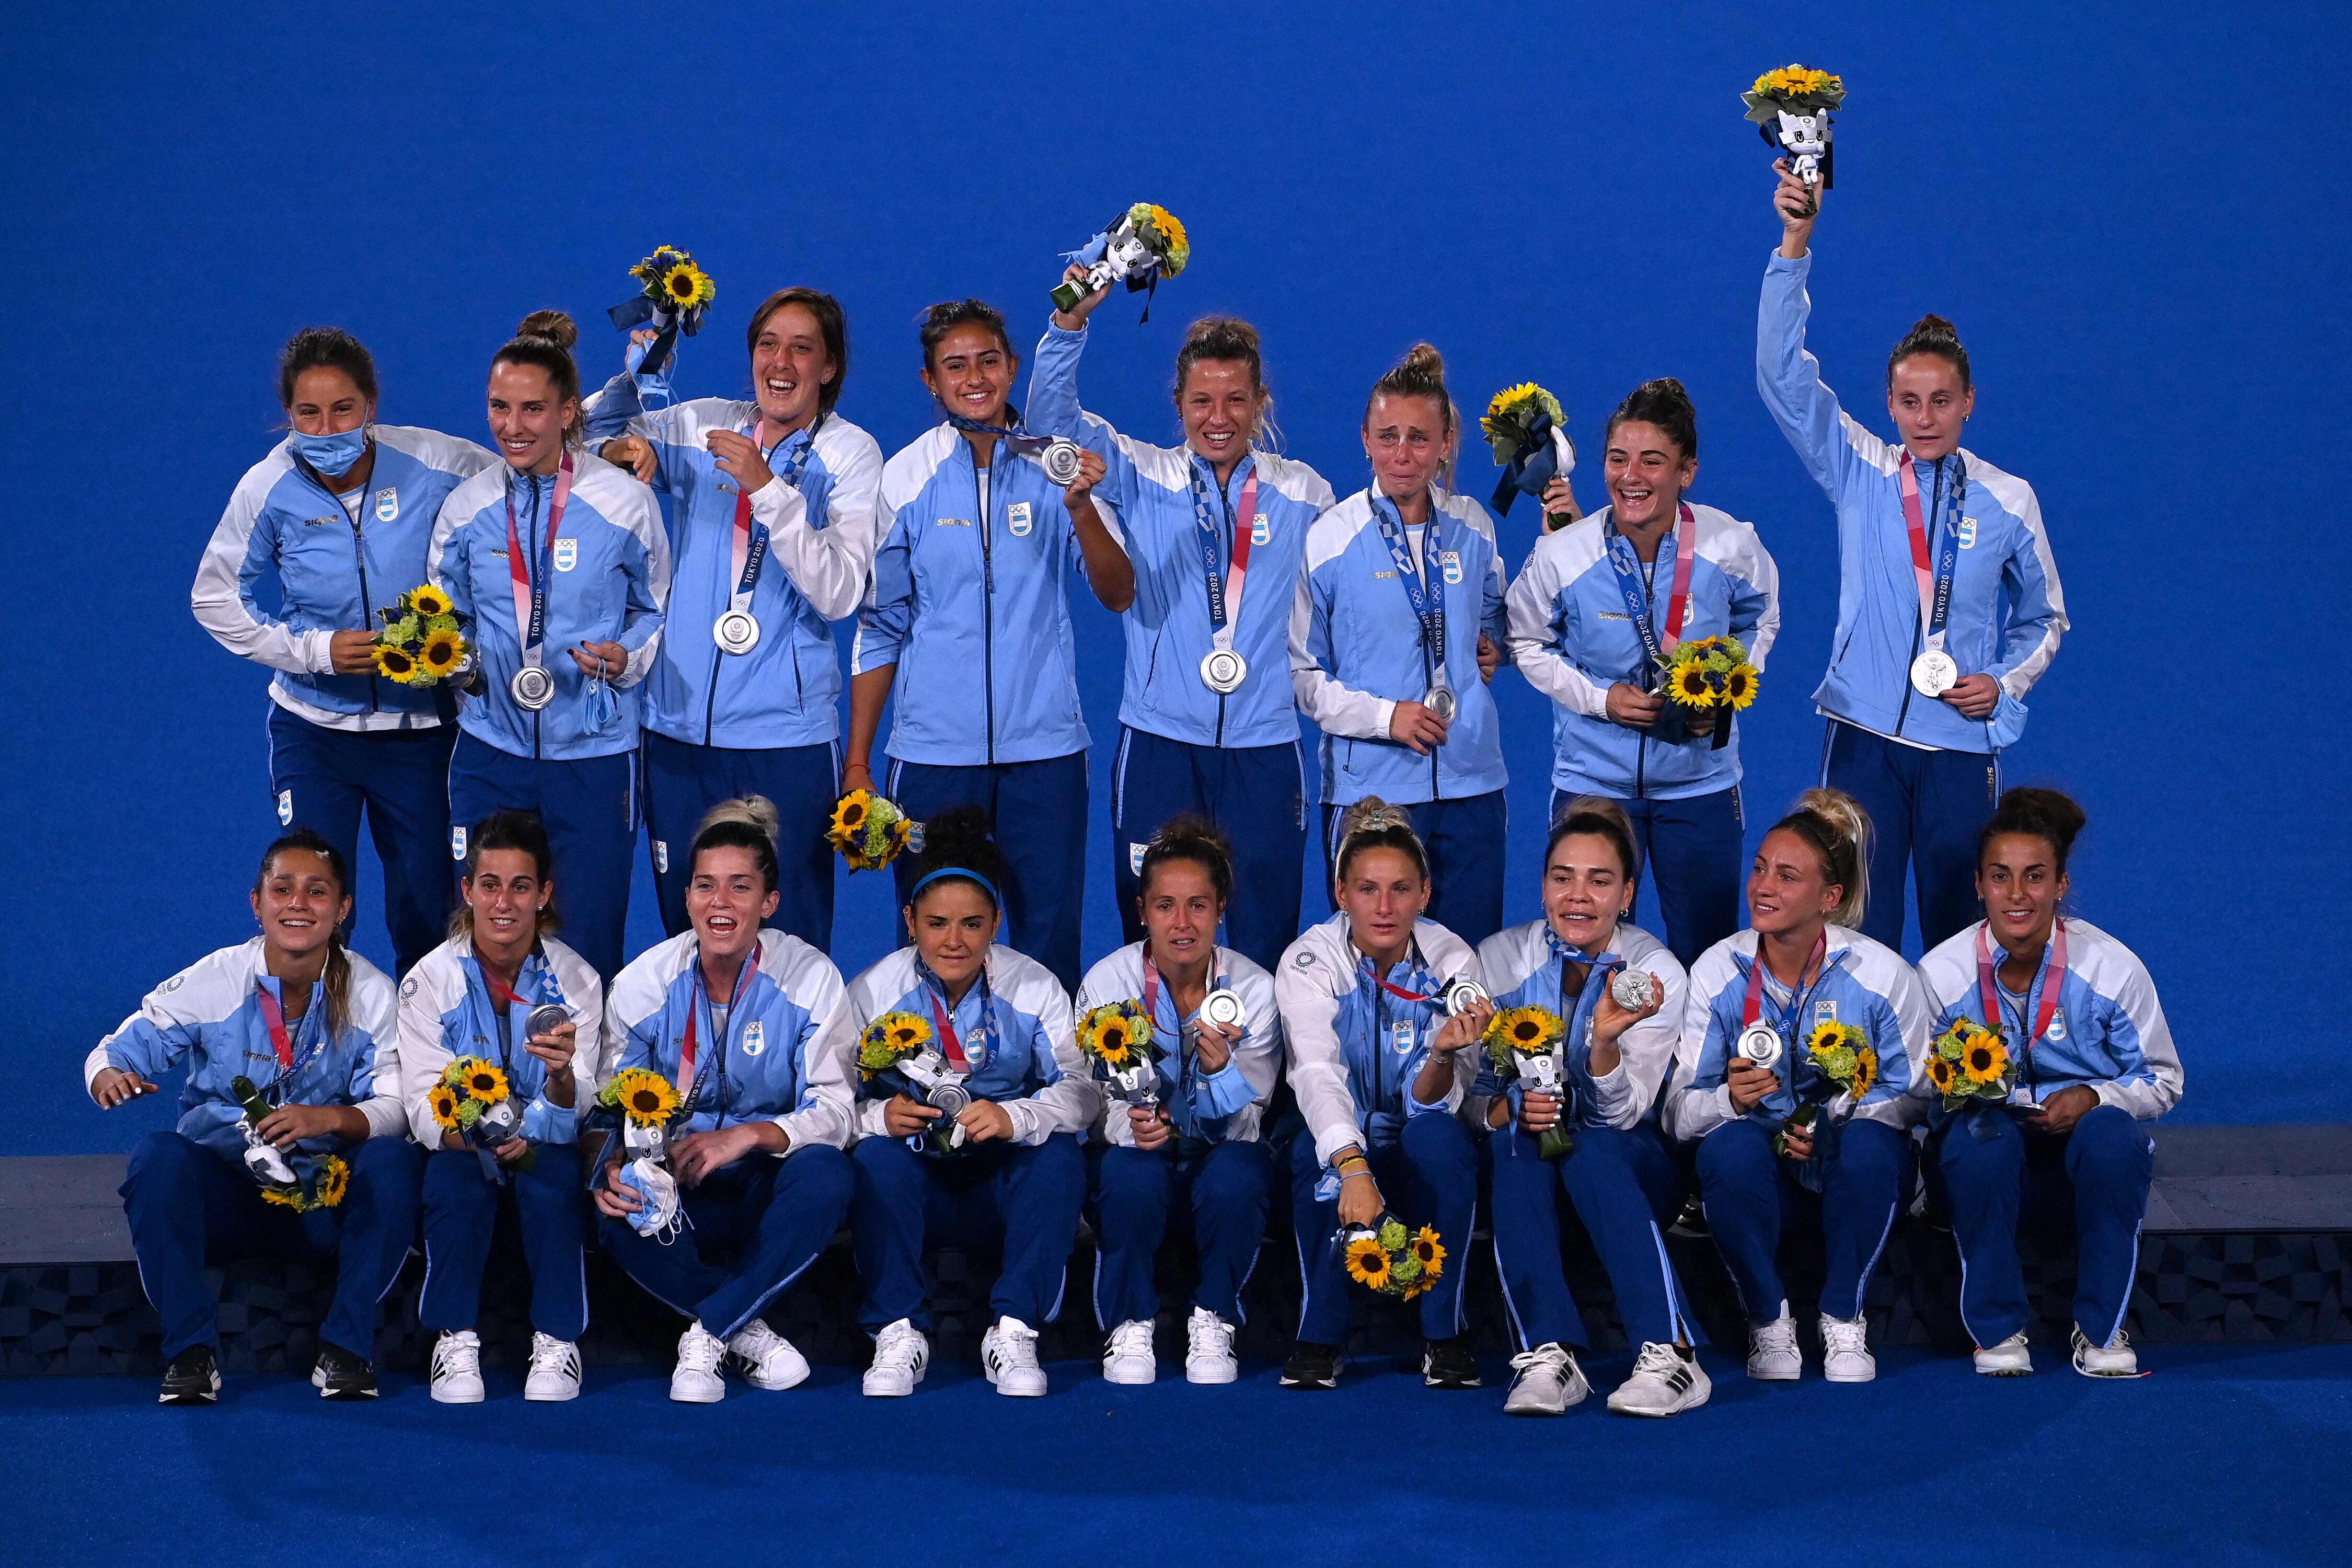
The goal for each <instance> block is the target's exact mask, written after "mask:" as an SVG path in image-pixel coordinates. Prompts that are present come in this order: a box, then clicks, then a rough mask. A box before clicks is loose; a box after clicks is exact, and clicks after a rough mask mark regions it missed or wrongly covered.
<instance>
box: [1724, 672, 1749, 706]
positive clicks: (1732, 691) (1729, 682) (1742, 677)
mask: <svg viewBox="0 0 2352 1568" xmlns="http://www.w3.org/2000/svg"><path fill="white" fill-rule="evenodd" d="M1755 700H1756V667H1755V666H1753V665H1748V664H1735V665H1733V666H1732V667H1731V668H1729V669H1727V670H1725V671H1724V672H1723V706H1724V707H1726V708H1728V709H1730V710H1732V711H1733V712H1734V713H1745V712H1746V711H1747V710H1748V704H1749V703H1751V702H1753V701H1755Z"/></svg>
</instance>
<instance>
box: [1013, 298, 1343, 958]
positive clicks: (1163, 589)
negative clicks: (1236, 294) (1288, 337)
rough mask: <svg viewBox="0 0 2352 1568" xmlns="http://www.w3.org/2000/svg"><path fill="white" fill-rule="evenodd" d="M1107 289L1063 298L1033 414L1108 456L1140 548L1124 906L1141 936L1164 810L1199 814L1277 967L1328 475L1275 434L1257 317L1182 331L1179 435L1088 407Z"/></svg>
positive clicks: (1294, 903)
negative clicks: (1083, 403) (1298, 600)
mask: <svg viewBox="0 0 2352 1568" xmlns="http://www.w3.org/2000/svg"><path fill="white" fill-rule="evenodd" d="M1072 270H1073V271H1075V272H1078V273H1080V274H1081V275H1083V272H1084V269H1083V268H1076V267H1075V266H1074V267H1073V268H1072ZM1102 298H1103V294H1102V293H1101V292H1097V293H1096V294H1094V295H1092V296H1090V297H1089V298H1087V299H1086V300H1082V301H1080V302H1079V304H1078V306H1077V308H1076V310H1069V311H1059V312H1056V313H1055V317H1054V320H1053V322H1052V324H1050V325H1049V326H1048V327H1047V328H1046V329H1045V338H1044V339H1043V340H1042V341H1041V342H1039V343H1038V344H1037V360H1036V365H1035V367H1034V369H1033V370H1032V371H1031V373H1030V376H1029V424H1030V426H1032V427H1033V428H1034V429H1036V430H1038V431H1040V432H1042V433H1044V434H1046V435H1053V436H1067V437H1074V438H1076V439H1077V440H1080V441H1083V442H1084V443H1085V444H1086V445H1087V447H1088V448H1090V449H1091V450H1093V451H1097V452H1099V453H1101V454H1102V456H1103V458H1105V460H1106V461H1107V462H1108V464H1109V470H1108V473H1107V474H1106V475H1105V477H1104V480H1103V492H1102V493H1103V497H1104V499H1105V500H1108V502H1109V504H1110V506H1111V508H1112V510H1115V511H1116V512H1117V513H1118V519H1119V531H1120V533H1121V534H1122V535H1123V536H1124V538H1125V541H1126V544H1127V549H1128V553H1129V556H1130V557H1131V558H1132V559H1133V561H1134V563H1135V603H1134V604H1133V605H1131V606H1129V610H1128V612H1127V615H1126V616H1125V617H1124V623H1125V626H1126V631H1127V681H1126V689H1125V694H1124V695H1123V696H1122V697H1121V698H1120V700H1119V710H1118V719H1119V727H1120V733H1119V743H1118V764H1117V773H1116V776H1115V778H1114V779H1113V781H1112V784H1111V851H1112V860H1113V865H1112V885H1113V887H1114V888H1115V889H1116V890H1117V893H1118V911H1119V918H1120V920H1121V921H1124V922H1125V925H1126V931H1127V940H1128V941H1129V942H1139V941H1141V940H1142V938H1143V924H1142V921H1141V919H1140V917H1139V915H1138V914H1137V912H1136V897H1137V893H1138V891H1139V879H1140V876H1141V865H1142V860H1143V856H1144V853H1145V847H1146V846H1147V845H1149V844H1150V842H1151V839H1152V836H1153V834H1154V833H1155V832H1156V830H1157V829H1158V828H1159V826H1160V824H1161V823H1163V822H1166V821H1168V820H1169V819H1171V817H1174V816H1179V815H1181V814H1182V813H1185V812H1194V813H1198V814H1199V815H1201V816H1205V817H1207V818H1208V819H1209V820H1210V821H1212V822H1213V823H1215V824H1216V825H1217V827H1218V828H1219V830H1220V831H1222V832H1223V834H1225V836H1226V837H1228V838H1229V839H1230V840H1231V841H1232V843H1233V850H1234V880H1235V882H1236V884H1237V888H1238V892H1239V897H1238V898H1237V900H1235V901H1234V904H1233V905H1232V907H1231V908H1229V909H1228V910H1226V912H1225V922H1226V933H1227V939H1228V941H1230V942H1231V943H1232V945H1233V946H1234V948H1235V949H1237V950H1239V951H1240V952H1243V953H1244V954H1245V955H1247V956H1248V957H1249V958H1250V959H1251V960H1252V961H1253V962H1254V963H1257V964H1258V965H1260V966H1261V967H1263V968H1266V969H1271V968H1273V966H1274V965H1275V963H1277V962H1278V961H1279V960H1280V959H1281V957H1282V950H1283V949H1284V948H1286V947H1287V946H1288V945H1289V944H1290V940H1291V938H1292V937H1294V936H1296V935H1297V932H1298V900H1299V892H1300V884H1301V880H1302V878H1303V877H1304V874H1305V872H1304V867H1303V859H1304V857H1303V855H1302V854H1301V851H1302V850H1303V849H1304V848H1305V847H1306V840H1307V799H1306V791H1307V770H1306V764H1305V762H1304V760H1303V758H1302V756H1301V754H1300V752H1299V744H1298V710H1297V700H1296V699H1295V698H1294V696H1293V694H1292V692H1291V688H1290V677H1289V668H1288V666H1289V654H1288V646H1287V644H1288V637H1289V627H1290V602H1291V597H1292V595H1293V594H1294V593H1295V592H1296V591H1297V585H1298V570H1299V563H1300V561H1301V560H1302V559H1303V558H1304V554H1305V550H1306V544H1307V529H1308V527H1309V526H1310V525H1311V524H1312V523H1313V522H1314V521H1315V519H1316V517H1317V515H1318V513H1320V512H1321V511H1322V510H1324V509H1325V508H1327V507H1328V506H1329V505H1330V504H1331V500H1332V497H1331V487H1330V486H1329V485H1328V484H1326V483H1324V482H1323V478H1322V476H1321V475H1319V474H1318V473H1317V472H1316V471H1315V470H1314V469H1312V468H1308V467H1307V465H1306V464H1304V463H1300V462H1296V461H1294V460H1292V459H1290V458H1285V457H1282V456H1280V455H1278V454H1276V453H1275V452H1271V451H1268V450H1266V449H1265V446H1264V445H1263V443H1264V441H1265V431H1266V424H1267V421H1268V419H1269V418H1270V416H1271V414H1272V410H1273V406H1274V399H1273V395H1271V394H1270V393H1268V392H1267V391H1266V389H1265V371H1264V368H1263V365H1262V363H1261V362H1260V360H1259V356H1258V340H1257V330H1256V329H1255V328H1254V327H1252V326H1251V325H1250V324H1249V323H1248V322H1246V321H1234V320H1233V319H1231V318H1229V317H1223V316H1212V317H1208V318H1206V319H1204V320H1202V321H1195V322H1194V323H1193V324H1192V330H1191V331H1188V332H1186V333H1185V335H1184V346H1183V347H1182V348H1181V349H1180V350H1178V351H1177V354H1176V389H1175V396H1176V413H1177V416H1178V418H1179V419H1180V420H1181V423H1182V425H1183V429H1184V444H1183V445H1181V446H1179V447H1156V446H1152V445H1150V443H1148V442H1144V441H1139V440H1138V439H1136V438H1135V437H1132V436H1125V435H1121V434H1120V433H1119V432H1118V431H1117V430H1115V429H1113V428H1112V427H1111V426H1110V425H1109V424H1108V423H1107V422H1106V421H1104V420H1103V419H1101V418H1099V417H1097V416H1095V415H1092V414H1085V413H1082V412H1081V411H1080V409H1079V406H1078V356H1079V354H1080V353H1083V352H1084V350H1085V348H1086V345H1087V325H1086V321H1087V316H1088V315H1089V314H1090V313H1091V312H1092V311H1093V310H1094V307H1095V305H1096V304H1097V302H1099V301H1100V300H1102ZM1220 650H1223V651H1222V653H1221V651H1220ZM1213 660H1214V661H1213ZM1236 660H1237V661H1238V677H1237V678H1236V674H1235V664H1234V661H1236Z"/></svg>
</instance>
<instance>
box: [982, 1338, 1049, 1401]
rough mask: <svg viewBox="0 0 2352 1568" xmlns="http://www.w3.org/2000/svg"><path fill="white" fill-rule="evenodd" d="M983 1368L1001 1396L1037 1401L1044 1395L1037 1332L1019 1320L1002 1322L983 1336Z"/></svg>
mask: <svg viewBox="0 0 2352 1568" xmlns="http://www.w3.org/2000/svg"><path fill="white" fill-rule="evenodd" d="M980 1364H981V1366H982V1368H984V1369H985V1370H986V1371H987V1373H988V1381H989V1382H991V1383H992V1384H995V1385H996V1392H997V1393H999V1394H1012V1395H1013V1397H1014V1398H1016V1399H1034V1398H1036V1397H1037V1396H1038V1395H1039V1394H1044V1393H1045V1368H1044V1367H1042V1366H1039V1365H1038V1364H1037V1331H1036V1330H1034V1329H1033V1328H1031V1327H1030V1326H1029V1325H1028V1324H1026V1323H1024V1322H1023V1321H1021V1320H1020V1319H1018V1318H999V1319H997V1320H996V1326H995V1327H994V1328H992V1329H991V1330H989V1331H988V1332H986V1333H984V1334H982V1335H981V1336H980Z"/></svg>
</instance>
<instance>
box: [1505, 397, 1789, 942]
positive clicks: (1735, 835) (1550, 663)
mask: <svg viewBox="0 0 2352 1568" xmlns="http://www.w3.org/2000/svg"><path fill="white" fill-rule="evenodd" d="M1603 464H1604V466H1603V469H1602V472H1603V476H1604V479H1605V481H1606V483H1607V485H1608V487H1609V504H1608V505H1607V506H1605V507H1602V508H1601V510H1599V511H1597V512H1595V513H1593V514H1592V515H1591V517H1588V518H1585V519H1583V520H1581V521H1577V522H1573V523H1570V524H1569V525H1568V526H1567V527H1565V528H1562V529H1560V530H1559V531H1556V532H1552V533H1547V534H1545V535H1544V536H1543V537H1541V538H1539V539H1538V540H1537V541H1536V545H1535V549H1534V550H1533V551H1532V552H1529V554H1528V563H1527V565H1526V566H1524V567H1523V568H1521V569H1520V572H1519V576H1518V580H1517V582H1516V583H1513V584H1511V592H1510V596H1509V605H1510V616H1511V658H1512V660H1513V662H1515V663H1516V664H1517V666H1518V668H1519V673H1520V674H1522V675H1524V676H1526V677H1527V678H1528V685H1530V686H1533V687H1534V688H1535V689H1537V690H1538V691H1540V692H1542V693H1543V694H1544V695H1546V696H1547V697H1549V698H1550V699H1551V700H1552V704H1553V711H1552V777H1551V787H1552V797H1551V798H1552V809H1553V811H1554V812H1555V813H1557V812H1558V811H1559V808H1560V806H1561V805H1563V804H1564V803H1565V802H1566V801H1567V800H1568V799H1569V798H1570V796H1573V795H1599V796H1602V797H1605V798H1607V799H1610V800H1613V801H1615V802H1617V803H1618V805H1620V806H1622V808H1623V810H1624V811H1625V813H1626V816H1628V818H1629V819H1630V820H1631V821H1632V823H1633V831H1634V837H1635V842H1636V845H1637V847H1639V849H1640V851H1641V858H1642V859H1643V862H1645V863H1646V864H1647V865H1648V866H1649V868H1650V875H1651V877H1652V878H1653V879H1654V880H1655V881H1656V882H1657V885H1658V905H1659V914H1660V916H1661V918H1662V919H1663V921H1664V924H1665V928H1666V944H1667V946H1668V947H1670V948H1671V949H1673V951H1674V954H1675V959H1676V960H1677V961H1679V962H1680V963H1685V964H1687V963H1693V962H1695V961H1696V959H1697V957H1698V955H1699V954H1700V953H1702V952H1706V950H1707V949H1708V948H1710V947H1712V946H1714V945H1715V944H1716V943H1717V942H1721V941H1722V940H1723V939H1724V938H1725V937H1727V936H1729V935H1730V934H1731V933H1732V932H1733V931H1736V930H1738V925H1739V861H1740V856H1741V851H1742V850H1743V848H1744V847H1745V842H1744V838H1743V828H1742V824H1741V821H1740V814H1739V778H1740V755H1739V739H1738V733H1737V731H1738V720H1737V719H1736V718H1735V717H1734V716H1733V713H1731V712H1727V711H1724V710H1719V709H1689V708H1685V707H1682V706H1680V705H1678V704H1676V703H1674V702H1672V701H1670V700H1668V698H1667V696H1666V692H1665V689H1664V675H1663V673H1662V672H1661V670H1660V668H1659V662H1660V660H1661V659H1662V658H1664V656H1666V655H1668V654H1671V653H1672V652H1673V651H1674V650H1675V648H1676V647H1680V646H1681V645H1682V644H1683V643H1685V642H1695V641H1697V640H1699V639H1701V638H1704V637H1737V638H1738V639H1739V641H1740V642H1741V643H1742V644H1743V645H1744V646H1745V647H1747V649H1748V663H1749V664H1751V665H1753V666H1755V667H1756V668H1758V669H1759V670H1761V669H1762V668H1764V659H1765V656H1766V654H1768V653H1769V651H1770V649H1771V647H1772V640H1773V638H1774V637H1776V636H1778V635H1779V633H1780V571H1779V569H1778V568H1777V567H1776V566H1775V565H1774V564H1773V563H1772V555H1771V552H1769V551H1768V550H1766V549H1765V548H1764V542H1763V541H1762V540H1760V539H1759V538H1758V537H1757V534H1756V530H1755V528H1754V526H1753V525H1751V524H1749V523H1746V522H1742V521H1739V520H1738V518H1735V517H1733V516H1731V515H1730V514H1729V513H1728V512H1724V511H1718V510H1716V509H1715V508H1714V507H1711V506H1693V505H1692V504H1691V503H1690V502H1689V501H1687V500H1685V499H1684V494H1685V491H1686V490H1687V489H1689V488H1690V486H1691V485H1692V483H1693V482H1695V481H1696V479H1697V478H1698V411H1697V410H1696V409H1695V408H1693V407H1692V406H1691V400H1690V395H1689V394H1687V393H1685V391H1684V390H1683V384H1682V383H1681V382H1679V381H1676V380H1675V379H1674V378H1673V377H1672V376H1667V377H1664V378H1663V379H1661V380H1658V381H1648V382H1643V384H1641V385H1640V386H1637V387H1635V388H1634V389H1633V392H1632V393H1631V394H1629V395H1627V396H1626V398H1625V401H1624V402H1622V403H1621V404H1619V405H1617V412H1616V413H1614V414H1612V415H1611V416H1610V417H1609V432H1608V437H1607V444H1606V449H1605V452H1604V457H1603ZM1753 698H1754V692H1753V689H1752V688H1751V689H1750V690H1749V691H1748V700H1753ZM1718 725H1722V726H1729V727H1730V730H1731V733H1729V734H1728V735H1722V734H1717V726H1718ZM1630 890H1631V889H1630V888H1629V889H1628V891H1629V892H1630Z"/></svg>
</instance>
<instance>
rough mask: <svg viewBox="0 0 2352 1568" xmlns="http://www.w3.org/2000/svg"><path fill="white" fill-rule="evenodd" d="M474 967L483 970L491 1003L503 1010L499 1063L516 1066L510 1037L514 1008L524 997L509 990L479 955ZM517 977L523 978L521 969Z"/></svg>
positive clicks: (483, 981) (521, 1002) (500, 1028)
mask: <svg viewBox="0 0 2352 1568" xmlns="http://www.w3.org/2000/svg"><path fill="white" fill-rule="evenodd" d="M525 962H526V963H527V962H529V961H528V960H526V961H525ZM474 967H475V968H476V969H478V970H479V971H480V972H481V975H482V984H483V987H484V988H485V989H487V990H488V992H489V994H490V1001H491V1003H492V1004H493V1005H496V1006H497V1007H499V1009H500V1010H501V1014H502V1017H501V1024H500V1027H499V1065H500V1066H503V1067H509V1068H511V1067H512V1066H514V1044H513V1041H512V1039H511V1038H510V1037H511V1035H512V1032H513V1024H514V1009H515V1008H517V1007H520V1006H522V1005H523V999H522V998H521V997H520V996H518V995H517V994H514V993H513V992H512V991H509V990H508V989H507V983H506V982H505V981H503V980H500V979H499V977H498V976H497V975H495V974H493V973H490V971H489V967H488V965H487V964H485V963H482V961H481V959H480V958H478V957H477V958H476V959H475V960H474ZM515 978H516V979H517V980H520V979H521V978H522V972H521V971H520V970H517V971H516V972H515ZM523 1016H524V1019H525V1021H526V1022H527V1021H528V1020H529V1018H530V1014H528V1013H526V1014H524V1015H523Z"/></svg>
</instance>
